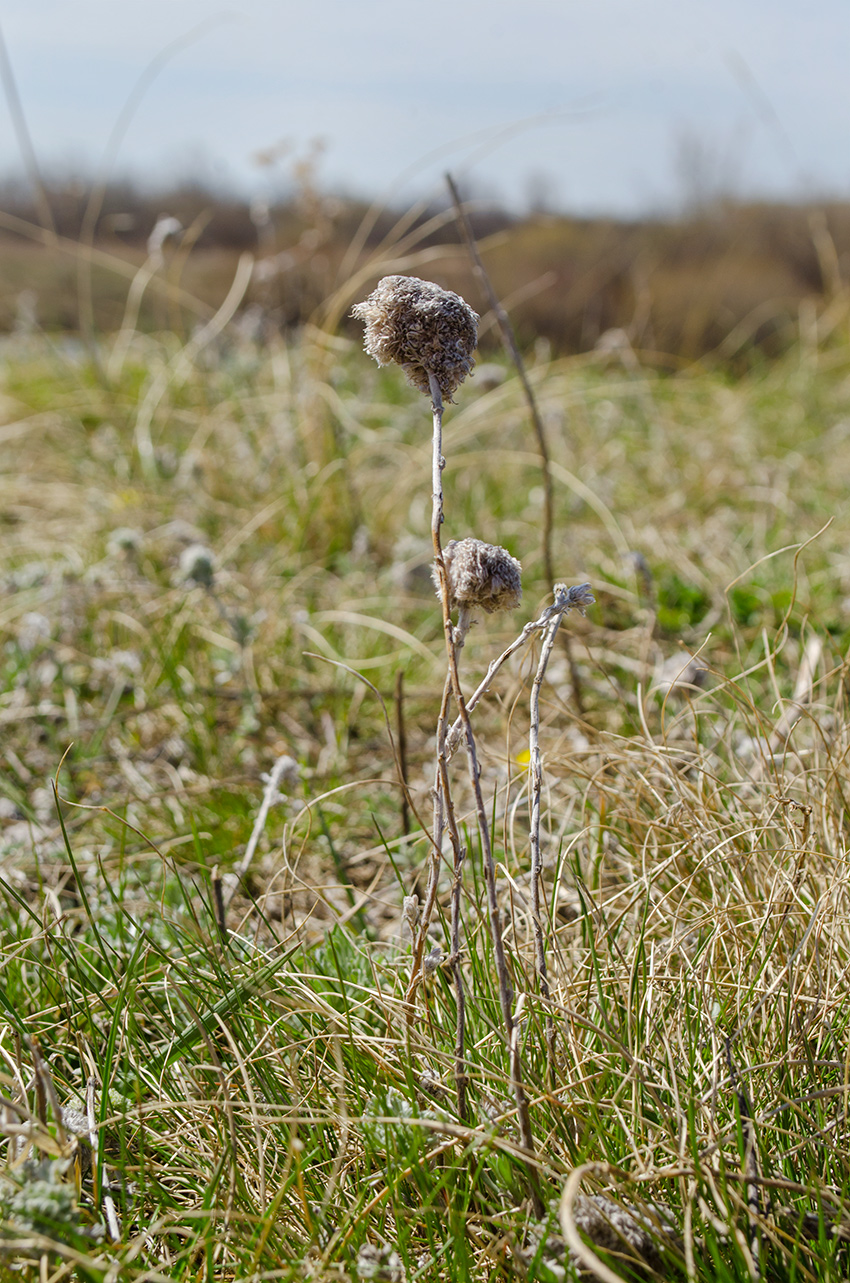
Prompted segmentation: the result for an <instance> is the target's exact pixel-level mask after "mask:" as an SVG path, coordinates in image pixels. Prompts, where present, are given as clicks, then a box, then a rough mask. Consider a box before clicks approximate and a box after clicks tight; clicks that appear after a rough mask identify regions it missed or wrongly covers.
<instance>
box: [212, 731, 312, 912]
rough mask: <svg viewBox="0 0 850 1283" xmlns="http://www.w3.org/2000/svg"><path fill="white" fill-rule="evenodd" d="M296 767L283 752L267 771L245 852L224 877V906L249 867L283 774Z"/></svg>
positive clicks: (237, 887)
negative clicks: (225, 890)
mask: <svg viewBox="0 0 850 1283" xmlns="http://www.w3.org/2000/svg"><path fill="white" fill-rule="evenodd" d="M296 767H297V764H296V762H295V761H294V759H293V758H291V757H289V756H288V754H283V756H281V757H279V758H278V759H277V761H276V762H275V764H274V766H273V767H272V769H271V770H270V771H269V773H268V776H267V777H266V787H265V788H264V790H263V801H262V805H261V806H260V809H259V812H258V813H257V818H256V820H255V821H254V827H253V829H252V830H251V836H250V837H249V839H248V845H247V846H246V848H245V854H244V855H243V856H242V859H241V860H240V861H239V863H238V864H237V866H236V868H235V869H234V870H233V872H232V873H230V874H228V875H227V878H226V879H225V880H226V881H227V883H228V890H227V895H226V896H224V897H223V900H224V907H225V908H226V907H227V906H228V905H229V904H230V902H231V901H232V899H233V897H234V896H235V894H236V892H237V890H238V889H239V884H240V883H241V882H242V879H243V878H244V877H245V874H246V873H247V872H248V869H249V868H250V867H251V861H252V860H253V859H254V856H255V855H256V853H257V846H258V845H259V841H260V838H261V837H262V836H263V831H264V830H265V827H266V821H267V820H268V818H269V811H270V810H271V808H272V806H273V805H274V803H275V802H276V801H277V798H278V787H279V785H280V782H281V780H282V779H283V777H284V775H286V774H287V773H289V772H292V771H293V770H295V769H296Z"/></svg>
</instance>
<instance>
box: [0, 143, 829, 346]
mask: <svg viewBox="0 0 850 1283" xmlns="http://www.w3.org/2000/svg"><path fill="white" fill-rule="evenodd" d="M298 177H299V186H298V188H297V190H295V191H294V192H293V193H292V195H291V196H290V198H289V199H287V200H281V201H280V202H279V203H277V204H275V203H272V204H271V205H270V204H269V203H267V202H263V201H256V200H255V201H254V202H253V203H249V202H246V201H244V200H241V199H239V198H238V197H236V196H233V195H230V196H228V195H226V194H223V193H222V192H216V191H215V190H213V189H209V188H205V187H204V185H203V184H202V183H200V182H198V183H194V184H188V185H186V186H185V187H175V188H171V189H164V190H155V189H154V190H151V189H149V188H145V187H140V186H134V185H133V184H131V183H128V182H125V183H115V184H113V185H110V186H107V188H106V190H105V192H103V193H102V194H99V193H96V200H97V208H99V209H100V213H99V214H98V216H97V218H96V219H95V220H94V223H93V226H89V235H90V239H91V241H92V244H93V246H94V248H95V249H96V250H97V251H100V254H101V257H100V258H99V259H98V260H97V261H96V263H95V266H94V269H93V282H92V293H93V312H94V322H95V325H96V326H97V328H99V329H101V330H105V331H111V330H114V329H116V328H118V327H119V326H120V324H121V321H122V317H123V315H124V307H125V301H126V290H127V281H126V277H125V273H127V272H129V270H130V269H131V268H138V267H140V266H141V265H142V264H143V263H144V262H145V260H146V258H147V256H148V255H147V242H148V239H149V237H150V236H151V233H152V232H153V229H154V227H156V226H157V223H158V221H159V219H160V218H162V217H168V218H172V219H176V220H177V221H178V222H179V224H180V230H179V232H177V233H176V234H174V235H173V236H172V237H171V238H170V240H169V241H168V242H167V245H166V247H165V249H166V255H167V258H166V261H164V262H163V264H162V267H161V277H162V281H163V283H164V284H167V285H168V286H170V289H171V296H172V297H171V303H170V304H169V302H168V294H167V292H165V294H163V292H162V291H160V292H159V293H158V294H157V295H156V296H153V295H152V294H151V293H150V292H149V293H148V294H147V295H146V296H145V297H144V298H143V299H142V303H141V308H140V312H139V317H138V323H139V325H140V327H141V328H142V329H143V330H146V331H151V330H157V329H162V328H172V329H178V330H179V329H181V328H183V329H186V328H189V329H190V328H191V326H192V325H193V324H194V323H196V321H197V319H198V317H197V309H192V310H189V311H187V310H186V308H185V307H181V305H180V303H179V301H178V298H177V288H178V286H179V287H180V288H182V289H183V290H184V291H185V292H186V295H188V296H189V297H190V298H194V299H196V300H198V301H199V302H200V303H202V304H205V305H207V306H208V307H215V306H217V305H218V304H219V303H220V302H221V300H222V298H223V297H224V295H225V294H226V292H227V289H228V287H229V285H230V282H231V280H232V278H233V274H234V271H235V266H236V261H237V259H238V256H239V254H240V253H242V252H245V251H249V252H251V253H253V254H255V255H256V256H257V265H256V267H255V271H254V278H253V280H252V283H251V286H250V288H249V290H248V293H247V296H246V302H247V303H249V304H254V305H255V307H256V308H257V309H260V310H261V311H262V316H263V321H264V324H265V325H267V326H268V327H270V328H272V329H275V330H280V331H284V332H291V331H292V330H293V329H294V328H297V327H298V326H299V325H303V324H304V323H306V322H309V321H314V320H316V318H317V314H318V313H320V312H321V306H322V304H323V302H324V301H325V300H326V299H327V298H328V296H329V294H330V293H331V292H332V290H333V287H334V285H335V284H336V283H338V277H339V271H340V267H341V266H342V265H343V264H345V265H346V266H348V261H347V256H348V255H349V248H350V246H351V243H352V239H353V238H354V237H355V235H358V234H359V232H358V229H360V228H361V227H364V220H366V223H365V230H364V231H363V233H362V238H363V241H364V248H365V249H366V250H368V251H370V252H372V253H374V252H376V251H378V250H379V249H380V248H381V247H382V246H385V245H387V244H392V243H393V239H394V237H393V229H394V228H397V226H398V225H399V224H400V223H401V224H403V226H404V227H405V229H406V232H407V233H408V234H409V236H410V240H411V242H415V243H416V245H417V247H418V249H419V250H420V251H423V252H424V254H425V257H424V258H423V260H422V261H424V262H427V264H428V272H429V273H430V275H431V276H433V277H434V278H435V279H438V280H439V281H440V282H441V283H442V284H444V285H446V286H447V287H449V288H453V289H456V290H458V291H459V292H460V293H462V294H464V296H467V295H469V294H471V293H472V292H473V291H474V288H475V287H474V285H473V283H472V278H471V273H470V269H469V265H468V260H467V256H466V253H465V251H464V250H463V249H462V247H461V244H460V239H459V236H458V233H457V231H456V229H455V227H454V219H453V216H452V213H451V210H450V209H448V208H447V207H446V205H445V203H444V202H443V203H442V204H440V205H431V206H426V205H425V204H423V205H421V206H419V207H416V208H414V209H413V211H406V210H398V211H396V212H395V213H394V212H393V211H392V210H387V209H379V210H376V211H375V212H374V214H371V215H370V211H369V208H368V206H367V205H365V204H363V203H358V202H355V201H351V200H345V199H342V198H339V197H336V196H332V195H327V194H324V193H323V192H322V191H321V190H320V189H319V188H318V187H317V186H316V176H315V174H314V173H313V172H312V170H311V169H310V167H309V166H303V167H301V168H300V169H299V171H298ZM46 194H47V197H48V200H49V205H50V209H51V211H52V217H53V225H54V228H55V233H56V235H57V236H58V237H60V238H62V246H61V247H60V248H56V247H51V246H50V244H45V243H44V238H45V235H47V236H48V241H49V240H50V235H49V234H47V233H45V232H44V230H43V229H41V228H40V227H39V209H38V206H37V204H35V203H34V202H33V200H32V197H31V196H30V195H29V192H28V189H27V187H26V185H23V184H15V183H14V182H12V181H11V180H7V182H6V184H5V186H3V185H0V211H3V212H2V214H0V295H1V296H2V297H0V328H2V329H5V330H7V331H8V330H12V329H14V328H15V326H17V327H18V328H20V327H21V326H22V325H23V326H24V327H26V326H27V325H30V326H31V325H33V324H37V325H40V326H42V327H43V328H45V329H47V330H55V329H57V328H58V329H63V330H65V329H70V330H73V331H77V330H79V328H80V323H81V322H80V300H79V292H78V274H77V267H76V261H75V252H74V248H73V246H74V244H75V243H76V241H77V240H78V239H79V237H80V234H81V231H84V230H85V229H86V226H87V222H86V211H87V209H88V208H89V207H90V203H91V199H92V186H91V183H86V182H83V181H81V180H76V181H70V180H69V181H66V182H58V181H57V182H55V183H53V184H48V185H47V188H46ZM470 211H471V213H470V216H471V220H472V223H473V226H474V229H475V232H476V235H477V236H478V238H479V240H480V241H481V242H482V251H483V254H484V259H485V263H486V265H487V269H488V271H489V272H490V274H491V276H492V279H493V282H494V285H495V287H496V290H497V292H498V294H499V296H500V297H501V298H503V299H506V300H507V301H508V302H509V303H510V304H511V314H512V317H513V319H514V322H515V325H516V327H517V330H518V332H519V335H520V337H521V339H522V340H523V342H524V343H525V344H526V345H530V344H533V343H534V342H535V341H540V340H544V341H546V342H547V343H548V344H549V345H550V350H551V351H552V352H553V353H554V354H555V355H560V356H566V355H570V354H575V353H579V352H586V351H590V350H592V349H593V348H594V346H595V345H596V344H597V343H598V342H599V340H600V338H601V336H602V335H603V334H604V333H605V332H606V331H609V330H612V329H622V330H624V331H625V332H626V334H627V335H628V338H629V340H630V342H631V344H632V346H633V347H635V348H637V349H639V350H641V351H642V352H644V353H646V354H647V356H648V357H649V359H651V360H653V361H656V362H657V361H660V362H662V363H668V362H669V361H670V360H671V358H672V359H673V360H674V361H675V360H677V359H678V360H682V361H694V360H697V359H702V358H706V359H709V360H710V361H711V362H712V363H713V364H718V363H719V364H721V365H723V366H725V367H727V368H733V369H738V370H740V369H742V368H746V367H747V365H749V364H750V363H751V362H752V361H754V360H758V359H761V358H763V357H765V356H768V357H773V356H777V355H779V354H781V353H782V352H784V351H787V350H788V348H789V347H790V345H791V344H792V343H793V342H794V339H795V337H796V334H797V330H798V324H799V316H800V308H801V306H802V307H804V308H806V307H808V306H810V305H811V304H812V303H816V302H823V301H824V300H829V299H831V298H832V297H833V296H834V295H835V294H836V292H840V290H841V288H842V281H843V280H844V279H846V276H847V272H848V264H849V263H850V207H848V206H847V205H846V204H843V203H841V202H837V201H834V202H831V203H820V204H817V205H811V206H807V205H805V204H795V205H776V204H765V203H760V204H759V203H753V204H741V203H736V202H734V201H733V200H731V199H727V200H723V199H713V200H704V201H695V202H694V203H693V206H692V208H690V210H689V212H687V213H685V214H682V215H679V216H677V217H672V216H668V217H657V218H654V219H644V220H634V221H624V220H616V219H610V218H609V219H577V218H570V217H568V216H566V215H564V214H558V213H555V212H546V211H539V212H537V213H536V214H529V215H527V216H524V217H520V216H518V215H511V214H509V213H508V212H506V211H505V210H504V209H501V208H499V207H498V206H497V205H493V204H488V203H487V202H485V201H472V202H471V206H470ZM16 232H17V234H16ZM396 235H397V232H396ZM190 251H191V252H190ZM110 258H113V259H115V260H117V262H115V263H113V264H112V265H111V266H110V263H109V259H110ZM122 268H123V271H122ZM346 332H347V333H349V334H353V333H354V329H353V327H352V326H351V325H350V324H349V326H348V327H347V331H346ZM496 344H497V335H496V332H495V331H493V330H491V331H490V332H489V333H485V335H484V336H483V348H484V351H485V352H487V351H492V350H493V348H494V346H495V345H496Z"/></svg>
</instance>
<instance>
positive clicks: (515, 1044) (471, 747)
mask: <svg viewBox="0 0 850 1283" xmlns="http://www.w3.org/2000/svg"><path fill="white" fill-rule="evenodd" d="M429 382H430V386H431V404H432V408H433V411H434V440H433V456H432V483H433V487H432V488H433V504H432V510H431V511H432V515H431V538H432V540H433V544H434V560H435V563H436V566H437V575H438V578H439V584H440V604H441V605H442V608H443V628H444V632H445V636H446V655H447V658H448V664H449V676H450V678H451V683H452V694H453V695H454V699H455V703H456V704H457V709H458V716H459V718H460V721H461V724H462V726H463V731H464V737H465V740H466V757H467V767H468V770H469V780H470V783H471V785H472V789H473V793H474V795H475V810H476V815H477V820H478V830H479V834H480V838H481V852H482V856H483V860H484V877H485V882H486V885H487V905H488V910H489V916H490V935H491V939H492V943H493V957H494V960H495V963H496V974H497V977H498V983H499V1005H500V1007H501V1010H502V1023H503V1024H504V1027H505V1039H506V1042H507V1045H508V1053H509V1056H510V1066H511V1086H512V1088H513V1093H514V1100H515V1101H516V1107H517V1119H518V1123H519V1133H520V1140H521V1141H522V1144H523V1146H524V1148H525V1149H526V1150H528V1152H529V1153H531V1154H533V1153H534V1138H533V1136H532V1132H531V1119H530V1116H529V1112H528V1101H527V1099H526V1096H525V1089H524V1087H523V1083H522V1061H521V1057H520V1054H519V1041H518V1038H517V1037H515V1033H514V1019H513V1012H512V1004H513V992H512V989H511V984H510V980H509V978H508V967H507V961H506V959H505V947H504V942H503V940H502V924H501V919H500V916H499V902H498V897H497V894H496V865H495V861H494V860H493V849H492V846H491V844H490V825H489V823H488V820H487V809H486V807H485V805H484V795H483V793H482V792H481V779H480V777H481V767H480V766H479V764H478V754H477V752H476V748H475V736H474V735H473V732H472V723H471V722H470V720H469V714H468V712H467V709H466V703H465V701H464V698H463V691H462V690H461V686H460V676H459V674H458V665H457V648H456V640H455V630H454V627H453V625H452V618H451V607H450V600H449V583H448V576H447V574H446V565H445V562H444V560H443V550H442V544H441V540H440V526H441V525H442V522H443V475H442V474H443V467H444V460H443V455H442V426H443V398H442V395H441V392H440V385H439V383H438V382H437V380H436V378H435V377H434V375H433V374H429ZM445 778H446V779H447V778H448V777H447V776H446V777H445ZM450 831H451V824H450ZM458 855H459V853H458V852H457V850H456V851H455V861H456V867H457V865H458ZM461 861H462V857H461ZM458 1002H459V1003H460V1002H462V999H461V991H460V990H458ZM527 1171H528V1181H529V1192H530V1194H531V1200H532V1203H533V1205H534V1209H535V1214H536V1215H538V1216H542V1215H543V1210H544V1205H543V1199H542V1197H541V1194H540V1188H539V1181H538V1178H537V1173H536V1171H535V1169H534V1168H533V1167H531V1166H529V1167H528V1168H527Z"/></svg>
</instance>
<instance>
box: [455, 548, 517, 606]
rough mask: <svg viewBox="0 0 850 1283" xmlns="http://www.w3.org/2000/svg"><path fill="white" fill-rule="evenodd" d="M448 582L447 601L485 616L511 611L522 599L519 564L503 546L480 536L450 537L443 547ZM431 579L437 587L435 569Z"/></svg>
mask: <svg viewBox="0 0 850 1283" xmlns="http://www.w3.org/2000/svg"><path fill="white" fill-rule="evenodd" d="M443 562H444V563H445V567H446V575H447V576H448V581H449V604H450V606H451V607H452V609H454V608H455V607H457V606H460V607H465V608H466V609H468V610H469V609H472V608H473V607H475V606H481V608H482V609H483V610H486V612H487V614H488V615H492V614H494V612H495V611H497V610H513V609H514V607H516V606H518V605H519V603H520V602H521V601H522V566H521V565H520V563H519V562H518V561H517V559H516V557H512V556H511V554H510V553H509V552H508V550H507V549H506V548H499V547H498V546H497V545H496V544H491V543H482V541H481V540H480V539H452V540H451V541H450V542H449V543H447V544H446V546H445V548H444V549H443ZM434 582H435V583H436V584H437V588H438V590H439V578H438V576H437V571H436V568H435V570H434Z"/></svg>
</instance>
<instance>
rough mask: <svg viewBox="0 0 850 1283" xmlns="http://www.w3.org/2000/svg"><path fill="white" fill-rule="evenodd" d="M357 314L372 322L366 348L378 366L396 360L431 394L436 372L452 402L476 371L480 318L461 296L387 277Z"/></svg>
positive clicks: (411, 379) (407, 279) (414, 280)
mask: <svg viewBox="0 0 850 1283" xmlns="http://www.w3.org/2000/svg"><path fill="white" fill-rule="evenodd" d="M351 315H352V316H354V317H356V318H357V319H358V320H360V321H364V322H365V324H366V335H365V340H364V347H365V349H366V351H367V352H368V353H369V355H370V356H373V357H374V358H375V360H376V361H377V362H378V365H389V364H390V362H391V361H395V362H396V364H397V365H400V366H401V368H402V369H403V370H404V372H405V374H406V375H407V380H408V382H409V383H412V384H413V386H414V387H415V388H418V389H419V391H420V392H425V393H427V394H430V391H431V386H430V383H429V381H428V375H429V373H430V374H433V375H434V377H435V378H436V380H437V382H438V384H439V385H440V392H441V393H442V395H443V396H444V397H445V399H446V400H447V401H450V400H451V398H452V393H453V392H454V391H455V389H456V388H457V387H458V386H459V385H460V384H461V383H462V382H463V380H464V379H465V378H466V376H467V374H469V373H470V371H471V370H472V367H473V365H474V364H475V362H474V361H473V359H472V353H473V352H474V351H475V345H476V343H477V342H478V315H477V313H476V312H473V310H472V308H471V307H470V306H469V304H468V303H465V302H464V300H463V299H462V298H461V297H460V295H459V294H453V293H452V291H451V290H443V289H441V288H440V286H439V285H433V284H432V283H431V282H430V281H420V280H419V278H418V277H417V276H385V277H384V279H383V280H382V281H379V282H378V286H377V288H376V289H375V290H373V292H372V293H371V294H370V295H369V297H368V298H367V299H366V300H365V301H364V302H363V303H358V304H357V306H356V307H355V308H354V309H353V310H352V313H351Z"/></svg>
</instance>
